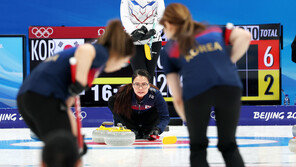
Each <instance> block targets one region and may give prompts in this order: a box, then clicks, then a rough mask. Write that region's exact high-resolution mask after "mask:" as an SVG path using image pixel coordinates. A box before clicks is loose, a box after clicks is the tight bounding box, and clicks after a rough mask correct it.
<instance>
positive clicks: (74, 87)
mask: <svg viewBox="0 0 296 167" xmlns="http://www.w3.org/2000/svg"><path fill="white" fill-rule="evenodd" d="M85 89H86V87H85V86H82V85H81V84H80V83H79V82H78V81H75V83H72V84H71V85H70V86H69V88H68V91H69V93H70V95H71V96H76V95H78V94H79V93H81V92H82V91H83V90H85Z"/></svg>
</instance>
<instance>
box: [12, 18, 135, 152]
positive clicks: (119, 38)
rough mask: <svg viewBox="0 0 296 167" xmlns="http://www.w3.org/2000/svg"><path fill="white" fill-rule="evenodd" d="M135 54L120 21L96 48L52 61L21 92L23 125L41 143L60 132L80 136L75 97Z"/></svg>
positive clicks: (85, 46) (112, 23)
mask: <svg viewBox="0 0 296 167" xmlns="http://www.w3.org/2000/svg"><path fill="white" fill-rule="evenodd" d="M133 54H134V46H133V41H132V39H131V37H130V36H129V35H128V34H127V33H126V32H125V31H124V30H123V26H122V24H121V22H120V21H119V20H111V21H110V22H109V24H108V25H107V27H106V31H105V33H104V34H103V35H102V36H101V37H99V38H98V41H97V42H96V43H95V44H83V45H80V46H78V47H76V48H70V49H67V50H64V51H62V52H60V53H57V54H56V55H54V56H52V57H49V58H48V59H47V60H45V61H44V62H42V63H41V64H39V65H38V66H37V67H36V68H35V69H34V70H33V71H32V73H31V74H30V75H29V76H28V77H27V78H26V79H25V81H24V82H23V84H22V86H21V88H20V90H19V92H18V96H17V104H18V110H19V112H20V114H21V115H22V117H23V119H24V121H25V122H26V124H27V125H28V127H29V128H30V129H31V130H32V131H33V132H34V133H35V134H36V135H37V136H38V138H39V139H41V140H43V139H44V137H45V136H46V135H47V134H48V133H50V132H52V131H54V130H59V129H63V130H66V131H69V132H72V133H73V134H74V135H75V136H77V128H76V122H75V118H74V116H73V114H72V112H71V108H70V107H71V106H72V105H73V103H74V97H75V96H76V95H78V94H80V93H81V92H82V91H83V90H85V89H87V88H89V87H91V84H92V81H93V79H94V78H96V77H97V76H98V75H99V74H100V72H101V71H102V70H104V71H105V72H107V73H108V72H113V71H116V70H119V69H120V68H121V67H122V66H123V64H124V63H126V62H128V60H129V59H130V58H131V57H132V55H133ZM73 56H74V57H75V58H76V60H77V67H76V75H75V76H76V77H75V82H74V83H72V81H71V72H70V64H69V59H70V58H71V57H73ZM85 150H86V146H85Z"/></svg>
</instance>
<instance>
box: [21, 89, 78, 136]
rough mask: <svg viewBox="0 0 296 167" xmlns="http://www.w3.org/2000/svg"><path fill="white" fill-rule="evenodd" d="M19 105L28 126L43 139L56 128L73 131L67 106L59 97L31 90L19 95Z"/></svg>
mask: <svg viewBox="0 0 296 167" xmlns="http://www.w3.org/2000/svg"><path fill="white" fill-rule="evenodd" d="M17 106H18V110H19V113H20V114H21V115H22V117H23V119H24V121H25V122H26V124H27V126H28V127H29V128H30V129H31V130H32V131H33V132H34V133H35V134H36V135H37V136H38V138H39V139H41V140H44V138H45V137H46V135H48V134H49V133H50V132H52V131H55V130H66V131H69V132H71V133H72V129H71V124H70V120H69V117H68V114H67V107H66V105H65V104H64V103H63V102H62V101H61V100H59V99H56V98H53V97H46V96H43V95H40V94H37V93H34V92H30V91H29V92H26V93H24V94H22V95H19V96H18V97H17Z"/></svg>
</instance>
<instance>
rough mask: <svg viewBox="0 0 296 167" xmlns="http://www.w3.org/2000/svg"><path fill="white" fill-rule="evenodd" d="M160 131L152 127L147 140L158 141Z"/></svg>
mask: <svg viewBox="0 0 296 167" xmlns="http://www.w3.org/2000/svg"><path fill="white" fill-rule="evenodd" d="M159 133H160V129H159V128H158V127H154V128H153V130H152V131H151V132H150V134H149V136H148V138H147V139H148V140H157V139H159Z"/></svg>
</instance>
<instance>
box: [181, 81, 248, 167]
mask: <svg viewBox="0 0 296 167" xmlns="http://www.w3.org/2000/svg"><path fill="white" fill-rule="evenodd" d="M184 104H185V112H186V119H187V128H188V131H189V137H190V151H191V153H190V163H191V166H192V167H208V166H209V165H208V162H207V160H206V156H207V152H206V149H207V147H208V138H207V136H206V133H207V127H208V124H209V119H210V112H211V107H212V106H214V107H215V117H216V125H217V129H218V149H219V151H220V152H221V153H222V156H223V158H224V161H225V164H226V166H227V167H243V166H244V162H243V160H242V157H241V156H240V153H239V151H238V148H237V144H236V139H235V133H236V127H237V124H238V120H239V115H240V106H241V89H240V88H238V87H232V86H217V87H214V88H212V89H210V90H208V91H206V92H204V93H202V94H200V95H198V96H195V97H194V98H192V99H190V100H188V101H185V102H184Z"/></svg>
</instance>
